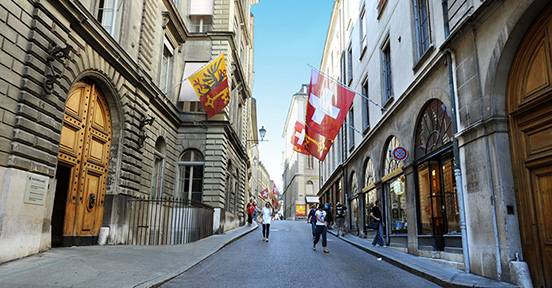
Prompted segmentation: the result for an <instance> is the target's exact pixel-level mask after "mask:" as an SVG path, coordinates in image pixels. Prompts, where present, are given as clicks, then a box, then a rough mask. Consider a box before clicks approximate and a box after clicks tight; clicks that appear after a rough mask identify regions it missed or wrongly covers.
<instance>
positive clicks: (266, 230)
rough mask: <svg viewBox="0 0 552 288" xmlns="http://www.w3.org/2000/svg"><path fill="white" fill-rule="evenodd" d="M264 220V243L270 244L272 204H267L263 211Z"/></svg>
mask: <svg viewBox="0 0 552 288" xmlns="http://www.w3.org/2000/svg"><path fill="white" fill-rule="evenodd" d="M261 214H262V219H263V241H265V242H268V234H269V233H270V222H271V220H272V208H270V203H268V202H266V204H265V207H263V210H262V211H261Z"/></svg>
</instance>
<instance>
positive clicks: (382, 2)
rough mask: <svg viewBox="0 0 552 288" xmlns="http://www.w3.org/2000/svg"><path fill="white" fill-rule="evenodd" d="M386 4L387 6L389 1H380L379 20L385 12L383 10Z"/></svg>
mask: <svg viewBox="0 0 552 288" xmlns="http://www.w3.org/2000/svg"><path fill="white" fill-rule="evenodd" d="M386 4H387V0H379V1H378V18H379V17H380V16H381V13H382V12H383V9H384V8H385V5H386Z"/></svg>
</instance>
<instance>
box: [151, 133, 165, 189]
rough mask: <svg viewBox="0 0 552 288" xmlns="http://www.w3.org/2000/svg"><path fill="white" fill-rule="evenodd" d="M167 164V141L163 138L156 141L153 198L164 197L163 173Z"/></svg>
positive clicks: (152, 185) (152, 180)
mask: <svg viewBox="0 0 552 288" xmlns="http://www.w3.org/2000/svg"><path fill="white" fill-rule="evenodd" d="M164 164H165V140H164V139H163V137H159V138H157V141H155V151H154V152H153V170H152V179H151V197H162V196H163V172H164V166H165V165H164Z"/></svg>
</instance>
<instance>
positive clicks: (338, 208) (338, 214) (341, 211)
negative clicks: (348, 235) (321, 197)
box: [335, 202, 347, 237]
mask: <svg viewBox="0 0 552 288" xmlns="http://www.w3.org/2000/svg"><path fill="white" fill-rule="evenodd" d="M346 211H347V207H345V206H343V204H341V202H337V204H336V205H335V225H336V226H337V227H336V228H337V237H339V234H340V233H342V235H341V236H345V212H346Z"/></svg>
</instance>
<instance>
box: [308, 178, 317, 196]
mask: <svg viewBox="0 0 552 288" xmlns="http://www.w3.org/2000/svg"><path fill="white" fill-rule="evenodd" d="M306 191H307V195H315V193H314V183H313V182H312V181H310V180H309V181H307V187H306Z"/></svg>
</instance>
